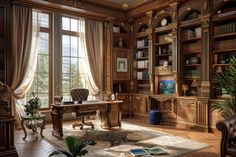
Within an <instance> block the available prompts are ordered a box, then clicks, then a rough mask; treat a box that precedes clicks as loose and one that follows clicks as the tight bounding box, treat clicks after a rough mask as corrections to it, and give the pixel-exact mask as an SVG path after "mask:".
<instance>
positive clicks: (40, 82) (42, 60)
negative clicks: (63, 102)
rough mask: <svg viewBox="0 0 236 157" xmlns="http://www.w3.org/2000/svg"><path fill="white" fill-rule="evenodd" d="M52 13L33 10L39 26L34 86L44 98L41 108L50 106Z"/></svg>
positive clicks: (42, 98)
mask: <svg viewBox="0 0 236 157" xmlns="http://www.w3.org/2000/svg"><path fill="white" fill-rule="evenodd" d="M49 21H50V15H49V14H48V13H42V12H37V11H33V22H34V23H35V24H37V25H38V26H40V27H39V37H38V41H37V48H36V52H37V67H36V73H35V76H34V80H33V84H32V87H31V89H30V91H29V94H30V93H31V92H34V93H35V94H36V96H38V97H39V98H40V99H41V100H42V106H41V108H48V107H49V62H50V34H51V33H50V22H49Z"/></svg>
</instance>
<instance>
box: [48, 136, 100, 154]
mask: <svg viewBox="0 0 236 157" xmlns="http://www.w3.org/2000/svg"><path fill="white" fill-rule="evenodd" d="M65 142H66V146H67V148H68V150H69V152H67V151H64V150H58V151H54V152H53V153H51V154H50V155H49V157H50V156H53V155H56V154H64V155H66V156H67V157H76V156H82V155H85V154H87V153H88V151H87V150H86V149H84V148H85V147H86V146H87V145H91V146H94V145H95V144H96V142H94V141H92V140H84V141H79V140H78V139H77V138H75V137H73V136H68V137H66V138H65Z"/></svg>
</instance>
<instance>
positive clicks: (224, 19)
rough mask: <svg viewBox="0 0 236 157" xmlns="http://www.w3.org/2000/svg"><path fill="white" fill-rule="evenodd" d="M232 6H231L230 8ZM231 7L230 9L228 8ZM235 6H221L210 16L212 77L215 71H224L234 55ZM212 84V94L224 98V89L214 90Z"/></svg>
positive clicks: (235, 47)
mask: <svg viewBox="0 0 236 157" xmlns="http://www.w3.org/2000/svg"><path fill="white" fill-rule="evenodd" d="M231 7H232V8H231ZM230 8H231V9H230ZM235 17H236V6H235V3H234V4H233V5H229V4H228V5H227V6H223V7H222V8H219V9H218V10H217V11H216V14H215V15H214V16H213V18H212V22H213V23H212V58H213V59H212V65H211V68H212V70H211V71H212V78H213V77H214V75H215V73H224V71H225V68H226V67H227V65H228V64H229V63H230V60H231V58H232V57H233V56H234V57H235V56H236V22H235V20H236V18H235ZM212 85H213V88H212V89H213V92H212V96H213V97H216V98H225V97H227V96H228V94H227V93H226V91H225V90H224V89H221V90H219V89H218V90H216V89H215V88H214V83H212Z"/></svg>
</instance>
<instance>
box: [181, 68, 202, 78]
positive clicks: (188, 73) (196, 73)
mask: <svg viewBox="0 0 236 157" xmlns="http://www.w3.org/2000/svg"><path fill="white" fill-rule="evenodd" d="M200 76H201V75H200V70H198V69H197V70H185V71H184V78H186V79H197V78H200Z"/></svg>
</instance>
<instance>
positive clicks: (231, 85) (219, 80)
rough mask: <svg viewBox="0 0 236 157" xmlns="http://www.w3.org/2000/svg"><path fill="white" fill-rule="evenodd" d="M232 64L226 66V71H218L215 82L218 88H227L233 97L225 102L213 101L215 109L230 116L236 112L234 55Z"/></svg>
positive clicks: (235, 61) (235, 60)
mask: <svg viewBox="0 0 236 157" xmlns="http://www.w3.org/2000/svg"><path fill="white" fill-rule="evenodd" d="M230 60H231V62H230V64H229V65H228V66H227V67H226V70H225V72H224V73H216V74H215V77H214V79H213V82H214V83H215V85H216V89H218V90H222V89H225V90H226V92H227V93H228V94H229V95H230V96H231V98H229V99H226V100H225V101H224V103H213V104H211V107H212V108H213V110H216V109H217V110H218V111H219V112H220V113H221V116H222V117H224V118H228V117H230V116H232V115H233V114H234V113H235V112H236V101H235V99H236V58H235V57H232V58H231V59H230Z"/></svg>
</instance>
